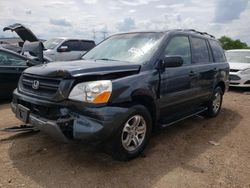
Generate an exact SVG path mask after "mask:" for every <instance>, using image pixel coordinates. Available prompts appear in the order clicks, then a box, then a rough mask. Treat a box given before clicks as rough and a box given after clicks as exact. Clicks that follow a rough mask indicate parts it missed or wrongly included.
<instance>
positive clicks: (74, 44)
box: [62, 40, 82, 51]
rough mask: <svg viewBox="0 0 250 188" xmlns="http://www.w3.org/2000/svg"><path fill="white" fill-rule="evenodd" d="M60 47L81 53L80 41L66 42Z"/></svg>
mask: <svg viewBox="0 0 250 188" xmlns="http://www.w3.org/2000/svg"><path fill="white" fill-rule="evenodd" d="M62 46H67V47H68V49H69V50H70V51H82V49H81V44H80V41H78V40H69V41H66V42H64V43H63V44H62Z"/></svg>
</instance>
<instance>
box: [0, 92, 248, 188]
mask: <svg viewBox="0 0 250 188" xmlns="http://www.w3.org/2000/svg"><path fill="white" fill-rule="evenodd" d="M249 94H250V92H248V91H246V90H245V91H244V90H238V89H237V90H235V89H234V90H233V91H232V90H231V91H230V92H228V93H226V94H225V96H224V102H223V108H222V111H221V113H220V115H219V116H218V117H217V118H213V119H202V118H200V117H193V118H190V119H188V120H185V121H183V122H181V123H178V124H176V125H175V126H171V127H168V128H166V129H164V131H162V132H161V133H157V134H153V136H152V139H151V142H150V144H149V146H148V147H147V149H146V151H145V156H143V157H139V158H137V159H135V160H132V161H130V162H117V161H114V160H113V159H112V158H110V157H109V156H107V155H106V154H103V153H101V152H100V151H98V150H97V149H95V148H93V147H90V146H86V145H82V144H61V143H57V142H55V141H54V140H53V139H51V138H50V137H48V136H47V135H44V134H42V133H22V134H21V133H19V134H14V133H11V134H10V133H0V187H4V188H5V187H53V188H54V187H143V188H144V187H190V188H194V187H250V95H249ZM4 103H5V104H4ZM19 123H20V122H19V121H18V120H17V119H16V118H15V116H14V115H13V114H12V112H11V111H10V108H9V104H7V102H2V103H1V104H0V127H8V126H14V125H18V124H19Z"/></svg>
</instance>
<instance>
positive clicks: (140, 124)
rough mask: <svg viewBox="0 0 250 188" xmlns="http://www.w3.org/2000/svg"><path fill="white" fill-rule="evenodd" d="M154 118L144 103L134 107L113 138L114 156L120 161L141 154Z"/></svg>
mask: <svg viewBox="0 0 250 188" xmlns="http://www.w3.org/2000/svg"><path fill="white" fill-rule="evenodd" d="M151 124H152V119H151V115H150V113H149V112H148V110H147V109H146V108H145V107H144V106H142V105H136V106H133V107H132V111H131V113H130V114H129V115H128V117H127V118H126V121H125V122H124V123H123V124H122V125H121V126H120V128H119V131H118V132H117V134H116V136H115V137H114V139H113V140H112V153H111V154H112V156H113V158H115V159H117V160H120V161H127V160H130V159H133V158H135V157H137V156H138V155H140V154H141V153H142V152H143V151H144V149H145V147H146V145H147V142H148V140H149V137H150V134H151Z"/></svg>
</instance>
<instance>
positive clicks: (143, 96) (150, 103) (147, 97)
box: [131, 92, 159, 127]
mask: <svg viewBox="0 0 250 188" xmlns="http://www.w3.org/2000/svg"><path fill="white" fill-rule="evenodd" d="M131 98H132V102H133V103H135V104H140V105H143V106H145V107H146V108H147V110H148V111H149V113H150V115H151V117H152V127H154V126H155V125H156V122H157V120H158V116H159V110H158V107H157V104H156V99H155V97H154V95H153V94H149V93H145V92H135V93H133V95H132V96H131Z"/></svg>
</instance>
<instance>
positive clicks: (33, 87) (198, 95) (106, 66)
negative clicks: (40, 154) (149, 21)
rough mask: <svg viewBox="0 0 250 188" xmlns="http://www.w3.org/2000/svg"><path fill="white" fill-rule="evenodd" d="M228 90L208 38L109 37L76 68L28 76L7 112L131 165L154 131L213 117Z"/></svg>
mask: <svg viewBox="0 0 250 188" xmlns="http://www.w3.org/2000/svg"><path fill="white" fill-rule="evenodd" d="M228 84H229V64H228V63H227V61H226V58H225V54H224V51H223V49H222V48H221V46H220V45H219V43H218V41H217V40H216V39H215V38H214V37H213V36H212V35H209V34H207V33H204V32H198V31H196V30H169V31H164V32H133V33H125V34H117V35H114V36H111V37H109V38H108V39H106V40H104V41H103V42H102V43H100V44H99V45H97V46H96V47H95V48H93V49H92V50H90V51H89V52H88V53H86V54H85V55H84V56H83V57H82V59H81V60H77V61H70V62H55V63H49V64H42V65H38V66H34V67H30V68H28V69H26V70H25V71H24V73H23V74H22V76H21V78H20V80H19V85H18V88H17V89H16V90H15V91H14V94H13V101H12V103H11V107H12V111H13V112H14V113H15V114H16V117H17V118H19V119H20V120H22V121H23V122H25V123H27V124H31V125H33V126H34V127H36V128H37V129H39V130H41V131H44V132H46V133H47V134H49V135H51V136H52V137H53V138H55V139H59V140H62V141H64V142H68V141H73V140H80V141H85V142H87V143H103V145H104V146H105V147H104V148H105V149H106V151H108V152H109V153H110V154H111V155H112V156H113V157H114V158H115V159H117V160H129V159H132V158H135V157H137V156H138V155H139V154H141V153H142V152H143V150H144V149H145V147H146V145H147V143H148V141H149V139H150V135H151V132H152V130H154V129H157V128H163V127H166V126H169V125H172V124H173V123H176V122H178V121H180V120H183V119H185V118H188V117H191V116H193V115H196V114H204V115H205V116H208V117H215V116H217V115H218V114H219V112H220V109H221V104H222V98H223V94H224V92H225V91H226V90H227V88H228ZM160 130H161V129H160Z"/></svg>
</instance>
